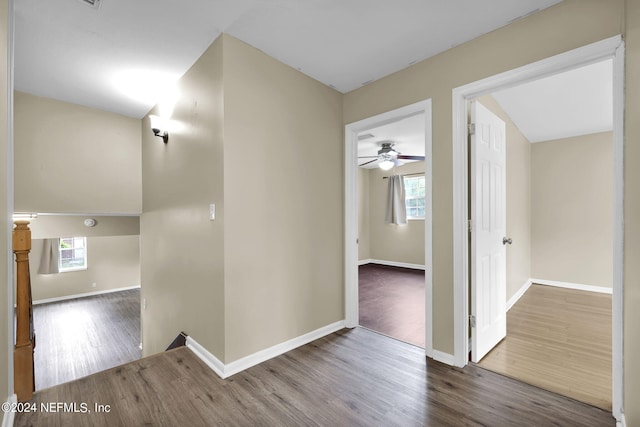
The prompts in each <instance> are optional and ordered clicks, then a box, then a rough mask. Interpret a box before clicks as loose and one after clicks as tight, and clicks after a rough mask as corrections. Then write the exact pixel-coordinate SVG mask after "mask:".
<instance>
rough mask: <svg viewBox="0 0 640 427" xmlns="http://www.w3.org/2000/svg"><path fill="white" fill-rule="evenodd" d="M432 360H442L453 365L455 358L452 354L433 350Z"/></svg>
mask: <svg viewBox="0 0 640 427" xmlns="http://www.w3.org/2000/svg"><path fill="white" fill-rule="evenodd" d="M433 360H437V361H438V362H442V363H444V364H446V365H449V366H455V361H456V358H455V357H454V356H453V354H449V353H445V352H443V351H438V350H433Z"/></svg>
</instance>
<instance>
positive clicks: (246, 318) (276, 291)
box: [224, 35, 344, 362]
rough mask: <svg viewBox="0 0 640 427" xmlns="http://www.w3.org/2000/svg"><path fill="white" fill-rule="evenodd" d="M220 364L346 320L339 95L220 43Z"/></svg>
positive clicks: (234, 44)
mask: <svg viewBox="0 0 640 427" xmlns="http://www.w3.org/2000/svg"><path fill="white" fill-rule="evenodd" d="M224 98H225V99H224V102H225V117H224V120H225V125H224V132H225V134H224V140H225V141H224V147H225V149H224V165H225V167H224V198H225V238H224V245H225V251H224V253H225V294H226V325H227V326H226V362H230V361H233V360H236V359H238V358H240V357H243V356H246V355H248V354H251V353H254V352H256V351H258V350H262V349H264V348H267V347H270V346H273V345H275V344H279V343H282V342H284V341H286V340H289V339H291V338H294V337H297V336H300V335H302V334H304V333H307V332H310V331H313V330H315V329H317V328H320V327H322V326H325V325H328V324H330V323H332V322H337V321H339V320H342V319H344V284H343V283H344V279H343V275H344V272H343V265H344V250H343V226H342V223H343V209H344V208H343V203H342V198H343V186H344V185H343V160H342V158H343V152H344V150H343V127H342V95H340V93H338V92H336V91H334V90H332V89H330V88H328V87H327V86H324V85H323V84H321V83H319V82H317V81H315V80H313V79H311V78H309V77H307V76H306V75H304V74H302V73H300V72H298V71H296V70H294V69H292V68H290V67H288V66H286V65H284V64H282V63H280V62H278V61H277V60H275V59H273V58H271V57H269V56H267V55H265V54H264V53H262V52H260V51H259V50H257V49H254V48H252V47H250V46H248V45H246V44H245V43H243V42H241V41H239V40H237V39H235V38H233V37H231V36H226V35H225V36H224Z"/></svg>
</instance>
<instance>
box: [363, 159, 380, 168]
mask: <svg viewBox="0 0 640 427" xmlns="http://www.w3.org/2000/svg"><path fill="white" fill-rule="evenodd" d="M377 161H378V158H377V157H376V158H375V159H373V160H369V161H368V162H366V163H363V164H361V165H358V167H361V166H364V165H368V164H369V163H373V162H377Z"/></svg>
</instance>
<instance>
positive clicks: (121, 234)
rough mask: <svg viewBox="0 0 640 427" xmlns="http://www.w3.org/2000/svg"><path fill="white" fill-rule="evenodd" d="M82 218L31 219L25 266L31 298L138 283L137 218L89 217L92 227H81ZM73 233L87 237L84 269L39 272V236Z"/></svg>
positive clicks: (56, 216)
mask: <svg viewBox="0 0 640 427" xmlns="http://www.w3.org/2000/svg"><path fill="white" fill-rule="evenodd" d="M85 218H87V217H85V216H75V215H74V216H70V215H40V216H39V217H38V218H36V219H33V220H31V223H30V224H29V228H31V239H32V244H31V253H30V256H29V268H30V270H31V288H32V293H33V300H34V301H38V300H43V299H49V298H60V297H66V296H69V295H80V294H84V293H90V292H97V291H108V290H112V289H118V288H125V287H131V286H139V285H140V236H139V234H140V220H139V218H138V217H137V216H131V217H129V216H91V218H93V219H95V220H96V225H95V226H94V227H85V226H84V224H83V221H84V219H85ZM74 236H84V237H87V259H88V263H87V269H86V270H79V271H70V272H66V273H58V274H39V273H38V268H39V266H40V259H41V257H42V246H43V239H48V238H58V237H74ZM93 283H95V284H96V286H95V287H93V286H92V285H93Z"/></svg>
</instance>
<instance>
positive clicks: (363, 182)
mask: <svg viewBox="0 0 640 427" xmlns="http://www.w3.org/2000/svg"><path fill="white" fill-rule="evenodd" d="M369 181H370V180H369V169H365V168H358V260H360V261H361V260H367V259H370V258H371V253H370V247H371V245H370V243H369Z"/></svg>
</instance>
